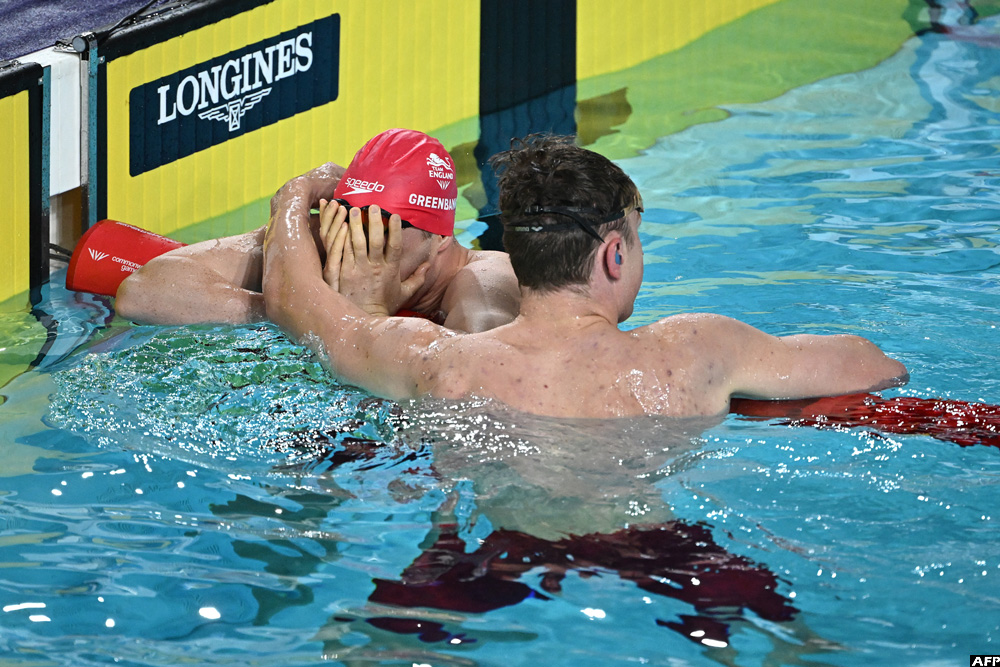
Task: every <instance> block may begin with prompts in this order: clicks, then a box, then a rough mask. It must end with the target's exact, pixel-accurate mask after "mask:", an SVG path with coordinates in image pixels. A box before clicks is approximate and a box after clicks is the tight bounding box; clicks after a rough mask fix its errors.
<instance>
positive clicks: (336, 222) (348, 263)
mask: <svg viewBox="0 0 1000 667" xmlns="http://www.w3.org/2000/svg"><path fill="white" fill-rule="evenodd" d="M362 217H363V216H362V213H361V210H360V209H357V208H355V209H351V210H350V213H349V214H348V213H347V211H346V209H345V208H344V207H342V206H340V205H339V204H337V203H336V202H327V201H325V200H321V201H320V235H321V236H322V238H323V242H324V245H325V246H326V252H327V259H326V265H325V266H324V267H323V278H324V280H326V282H327V284H328V285H330V287H332V288H333V289H335V290H337V291H338V292H340V293H341V294H343V295H344V296H346V297H347V298H348V299H350V300H351V301H352V302H354V304H355V305H357V306H359V307H360V308H362V309H363V310H364V311H365V312H367V313H368V314H369V315H393V314H395V313H396V312H398V311H399V309H400V308H401V307H402V306H403V304H404V303H406V302H407V300H409V299H410V297H412V296H413V294H414V293H416V291H417V290H418V289H419V288H420V286H421V285H423V283H424V277H425V275H426V273H427V269H428V267H429V264H428V263H426V262H425V263H424V264H422V265H421V266H420V267H418V268H417V270H416V271H414V272H413V275H411V276H410V277H408V278H407V279H406V280H403V279H402V278H401V277H400V275H399V263H400V259H401V257H402V254H403V243H402V241H403V239H402V234H403V231H402V225H401V223H400V218H399V216H398V215H395V214H394V215H393V216H392V217H390V218H389V230H388V235H387V234H386V230H385V225H383V223H382V211H381V210H380V209H379V207H378V206H375V205H372V206H370V207H369V208H368V235H367V238H366V236H365V226H364V225H365V223H364V221H363V220H362ZM345 219H347V220H348V223H347V224H345Z"/></svg>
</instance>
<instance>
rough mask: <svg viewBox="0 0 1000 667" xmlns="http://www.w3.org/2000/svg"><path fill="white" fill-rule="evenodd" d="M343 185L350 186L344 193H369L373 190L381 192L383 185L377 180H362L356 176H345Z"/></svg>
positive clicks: (383, 188)
mask: <svg viewBox="0 0 1000 667" xmlns="http://www.w3.org/2000/svg"><path fill="white" fill-rule="evenodd" d="M344 185H346V186H347V187H349V188H351V190H350V191H348V192H345V193H344V195H345V196H347V195H370V194H372V193H373V192H382V191H383V190H385V186H384V185H383V184H381V183H379V182H378V181H362V180H360V179H357V178H345V179H344Z"/></svg>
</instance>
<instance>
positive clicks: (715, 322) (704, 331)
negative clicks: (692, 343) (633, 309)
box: [633, 313, 753, 343]
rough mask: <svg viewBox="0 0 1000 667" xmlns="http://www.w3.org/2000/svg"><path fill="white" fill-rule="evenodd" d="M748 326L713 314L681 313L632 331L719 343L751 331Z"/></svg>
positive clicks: (730, 318)
mask: <svg viewBox="0 0 1000 667" xmlns="http://www.w3.org/2000/svg"><path fill="white" fill-rule="evenodd" d="M752 329H753V328H752V327H750V326H749V325H748V324H745V323H744V322H740V321H739V320H737V319H733V318H732V317H727V316H725V315H717V314H715V313H682V314H679V315H671V316H670V317H665V318H663V319H662V320H659V321H658V322H654V323H653V324H649V325H647V326H644V327H639V328H638V329H634V330H633V331H634V332H636V333H637V334H639V335H645V336H655V337H663V336H677V337H684V338H686V339H689V340H698V341H699V342H705V343H709V342H713V341H716V342H717V341H719V340H720V339H721V338H726V339H728V338H730V337H732V336H738V335H740V334H744V333H746V332H747V331H748V330H752Z"/></svg>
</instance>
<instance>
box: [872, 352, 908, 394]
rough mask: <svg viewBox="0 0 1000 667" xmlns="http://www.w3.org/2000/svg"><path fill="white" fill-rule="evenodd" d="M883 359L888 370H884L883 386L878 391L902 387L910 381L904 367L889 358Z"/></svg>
mask: <svg viewBox="0 0 1000 667" xmlns="http://www.w3.org/2000/svg"><path fill="white" fill-rule="evenodd" d="M885 359H886V362H887V363H888V368H887V369H886V378H885V379H884V380H883V385H882V386H881V387H879V389H890V388H892V387H902V386H903V385H905V384H906V383H907V382H909V381H910V372H909V371H908V370H906V366H904V365H903V364H902V363H901V362H899V361H896V360H895V359H891V358H889V357H886V358H885Z"/></svg>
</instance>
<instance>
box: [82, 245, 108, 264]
mask: <svg viewBox="0 0 1000 667" xmlns="http://www.w3.org/2000/svg"><path fill="white" fill-rule="evenodd" d="M87 252H89V253H90V257H91V259H93V260H94V261H95V262H99V261H101V260H102V259H104V258H105V257H107V256H108V253H106V252H100V251H99V250H94V249H93V248H87Z"/></svg>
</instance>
